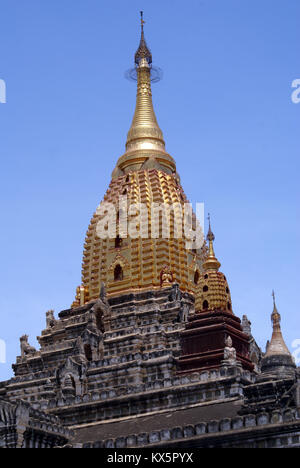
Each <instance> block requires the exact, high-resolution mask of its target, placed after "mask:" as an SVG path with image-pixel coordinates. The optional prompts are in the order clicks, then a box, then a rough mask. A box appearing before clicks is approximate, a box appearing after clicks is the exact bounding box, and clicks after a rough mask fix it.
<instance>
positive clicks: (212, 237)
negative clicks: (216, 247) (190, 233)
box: [207, 213, 215, 242]
mask: <svg viewBox="0 0 300 468" xmlns="http://www.w3.org/2000/svg"><path fill="white" fill-rule="evenodd" d="M207 219H208V222H209V228H208V233H207V240H208V241H211V242H213V241H214V240H215V236H214V233H213V232H212V230H211V224H210V213H208V216H207Z"/></svg>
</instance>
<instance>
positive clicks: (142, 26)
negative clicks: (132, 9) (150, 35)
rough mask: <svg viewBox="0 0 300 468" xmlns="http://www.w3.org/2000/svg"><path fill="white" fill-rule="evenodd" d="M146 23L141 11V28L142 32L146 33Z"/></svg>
mask: <svg viewBox="0 0 300 468" xmlns="http://www.w3.org/2000/svg"><path fill="white" fill-rule="evenodd" d="M145 23H146V21H144V12H143V11H141V28H142V32H143V31H144V24H145Z"/></svg>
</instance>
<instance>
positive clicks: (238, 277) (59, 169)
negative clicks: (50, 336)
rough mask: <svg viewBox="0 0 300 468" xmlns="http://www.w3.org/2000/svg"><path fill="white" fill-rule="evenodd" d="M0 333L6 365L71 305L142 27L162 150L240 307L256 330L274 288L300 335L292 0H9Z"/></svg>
mask: <svg viewBox="0 0 300 468" xmlns="http://www.w3.org/2000/svg"><path fill="white" fill-rule="evenodd" d="M0 8H1V11H0V14H1V20H2V21H1V28H0V44H1V47H0V79H3V80H5V82H6V85H7V103H6V104H0V156H1V176H0V179H1V180H0V182H1V183H0V191H1V197H0V204H1V205H0V207H1V231H0V255H1V256H0V258H1V268H0V284H1V294H0V314H1V322H0V323H1V326H0V339H4V340H5V341H6V343H7V364H6V365H3V364H0V379H7V378H9V377H10V376H11V375H12V371H11V364H12V362H14V360H15V356H16V355H17V354H19V342H18V340H19V337H20V336H21V335H22V334H24V333H27V334H29V335H30V342H31V344H33V345H36V340H35V337H36V336H37V335H39V334H40V331H41V330H42V329H43V328H44V326H45V312H46V311H47V310H48V309H50V308H54V309H55V311H56V313H58V312H59V311H60V310H62V309H64V308H67V307H69V305H70V304H71V302H72V300H73V297H74V293H75V288H76V286H77V285H79V284H80V278H81V258H82V248H83V242H84V237H85V232H86V229H87V227H88V224H89V221H90V218H91V216H92V214H93V212H94V210H95V209H96V207H97V205H98V203H99V201H100V200H101V199H102V197H103V195H104V193H105V191H106V189H107V186H108V184H109V181H110V174H111V172H112V170H113V168H114V166H115V163H116V160H117V159H118V157H119V156H120V155H121V154H123V152H124V144H125V139H126V133H127V131H128V129H129V126H130V123H131V119H132V115H133V111H134V105H135V92H136V90H135V86H134V84H133V83H130V82H128V81H126V80H125V79H124V72H125V70H127V69H128V68H130V67H131V66H132V65H133V54H134V52H135V50H136V48H137V45H138V41H139V11H140V10H141V9H143V10H144V11H145V20H146V25H145V30H146V39H147V42H148V44H149V45H150V47H151V50H152V53H153V59H154V63H155V64H156V65H157V66H159V67H161V68H162V69H163V70H164V79H163V80H162V81H161V82H160V83H159V84H155V85H153V95H154V105H155V110H156V114H157V118H158V121H159V124H160V126H161V128H162V130H163V132H164V136H165V139H166V143H167V150H168V151H169V153H170V154H171V155H172V156H173V157H174V158H175V159H176V162H177V167H178V171H179V173H180V175H181V178H182V185H183V187H184V189H185V192H186V194H187V196H188V198H189V199H190V200H191V201H192V202H193V203H196V202H204V203H205V205H206V209H207V211H210V212H211V214H212V221H213V229H214V232H215V235H216V242H215V250H216V253H217V256H218V257H219V260H220V261H221V262H222V267H221V269H222V271H223V272H224V273H225V274H226V276H227V278H228V280H229V283H230V287H231V293H232V299H233V307H234V312H235V313H236V315H238V316H240V317H241V316H242V315H243V314H247V315H248V317H249V319H250V320H251V321H252V325H253V332H254V335H255V337H256V338H257V341H258V343H259V344H260V345H261V346H262V347H264V346H265V342H266V340H267V339H269V338H270V335H271V325H270V313H271V311H272V297H271V292H272V289H273V288H274V289H275V290H276V293H277V303H278V308H279V310H280V312H281V314H282V328H283V331H284V336H285V338H286V342H287V344H288V346H289V347H290V348H291V344H292V342H293V340H295V339H300V325H299V319H298V315H299V312H298V308H299V300H298V290H299V146H300V143H299V124H300V104H298V105H296V104H293V103H292V101H291V93H292V88H291V83H292V81H293V80H295V79H297V78H300V56H299V43H300V28H299V17H300V2H299V0H227V1H226V2H225V1H224V0H203V1H200V0H187V1H185V2H184V1H178V0H151V1H150V0H144V1H137V0H131V1H127V2H124V1H121V0H116V1H111V2H104V1H101V0H76V1H75V2H74V0H72V1H71V0H51V1H50V0H26V2H24V1H23V0H2V1H1V5H0Z"/></svg>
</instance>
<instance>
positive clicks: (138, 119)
mask: <svg viewBox="0 0 300 468" xmlns="http://www.w3.org/2000/svg"><path fill="white" fill-rule="evenodd" d="M144 23H145V21H144V18H143V12H141V39H140V44H139V47H138V49H137V51H136V53H135V56H134V62H135V68H134V70H133V71H132V70H131V71H130V73H131V74H130V77H134V79H137V96H136V107H135V113H134V116H133V120H132V124H131V127H130V130H129V132H128V135H127V142H126V152H125V154H123V156H121V158H119V161H118V163H117V167H118V168H119V169H120V170H121V171H124V172H125V173H126V172H130V171H135V170H139V169H141V168H142V165H143V163H145V161H147V160H148V159H151V160H152V161H153V162H154V164H158V165H161V166H162V167H163V168H167V171H168V172H169V173H172V172H174V171H176V165H175V162H174V160H173V158H172V157H171V156H170V155H169V154H168V153H167V152H166V149H165V142H164V138H163V133H162V131H161V129H160V128H159V125H158V123H157V120H156V116H155V113H154V109H153V103H152V90H151V77H152V76H153V72H154V78H155V80H156V78H157V77H158V76H159V72H158V71H157V69H156V68H153V67H152V54H151V52H150V49H149V48H148V46H147V44H146V40H145V35H144ZM155 73H156V74H155ZM117 174H119V173H118V172H117Z"/></svg>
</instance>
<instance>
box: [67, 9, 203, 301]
mask: <svg viewBox="0 0 300 468" xmlns="http://www.w3.org/2000/svg"><path fill="white" fill-rule="evenodd" d="M134 61H135V69H134V72H135V75H136V79H137V96H136V107H135V112H134V117H133V120H132V124H131V127H130V130H129V132H128V135H127V142H126V151H125V153H124V154H123V155H122V156H121V157H120V158H119V160H118V162H117V164H116V167H115V169H114V171H113V173H112V180H111V183H110V185H109V188H108V190H107V192H106V194H105V196H104V199H103V202H105V203H112V204H113V205H114V207H115V210H116V217H117V219H116V223H117V230H116V232H115V237H114V238H109V237H107V238H106V239H103V238H99V235H98V232H97V226H98V223H99V221H101V215H100V214H99V210H97V211H96V212H95V214H94V216H93V218H92V220H91V222H90V225H89V228H88V231H87V235H86V240H85V244H84V252H83V262H82V284H81V286H80V287H78V288H77V295H76V299H75V302H74V303H73V306H74V307H76V306H80V305H83V304H85V303H88V302H89V301H91V300H94V299H96V298H97V297H98V296H99V291H100V287H101V284H102V283H104V284H105V285H106V289H107V294H108V295H109V296H111V295H118V294H120V293H123V292H127V291H139V290H147V289H157V288H160V287H162V286H164V285H165V284H166V285H168V284H170V283H174V282H176V283H178V284H179V286H180V288H181V290H183V291H188V292H192V293H194V292H195V287H196V286H197V278H198V277H199V276H200V273H201V271H202V263H203V261H204V259H205V252H206V250H205V244H203V247H202V248H197V249H190V248H187V243H186V242H187V238H186V237H185V233H184V230H183V235H182V237H181V238H178V237H177V236H176V235H175V232H174V231H175V229H176V226H177V225H182V220H181V218H180V216H182V213H183V211H181V207H182V210H183V206H184V204H185V203H188V199H187V197H186V195H185V193H184V191H183V188H182V186H181V184H180V178H179V176H178V174H177V172H176V164H175V161H174V159H173V158H172V157H171V156H170V155H169V154H168V153H167V152H166V149H165V142H164V138H163V134H162V131H161V129H160V127H159V125H158V123H157V119H156V116H155V112H154V108H153V102H152V90H151V76H152V54H151V52H150V50H149V48H148V46H147V44H146V41H145V35H144V20H143V18H141V39H140V44H139V47H138V49H137V51H136V54H135V57H134ZM120 199H121V200H123V201H124V199H125V200H126V201H125V203H126V206H127V207H129V206H131V205H132V206H135V205H136V204H140V203H141V204H143V206H144V207H146V209H145V212H144V213H143V214H142V216H144V217H146V218H147V220H146V224H144V225H143V226H144V227H143V228H141V229H140V232H139V234H138V235H137V236H135V238H133V237H132V236H127V235H126V233H125V236H124V235H122V233H121V232H120V228H119V227H118V226H119V224H118V223H119V221H120V220H121V219H122V217H124V216H125V217H126V214H127V209H128V208H125V209H124V210H123V208H121V209H120ZM103 202H102V203H103ZM153 204H156V205H161V206H164V207H168V206H169V207H171V206H173V207H175V208H174V211H172V212H171V216H170V218H169V219H170V225H169V228H170V231H169V235H167V236H165V235H164V233H163V229H162V218H160V221H159V223H160V225H159V234H158V236H157V237H156V238H153V236H152V235H151V233H152V231H151V226H152V222H153V212H152V209H151V207H152V206H153ZM100 207H101V204H100ZM173 213H174V215H173ZM192 217H193V220H192V224H193V225H194V228H196V224H197V223H196V221H195V216H194V215H192ZM128 218H129V220H130V215H129V217H128ZM176 223H178V224H176ZM198 226H199V224H198Z"/></svg>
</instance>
